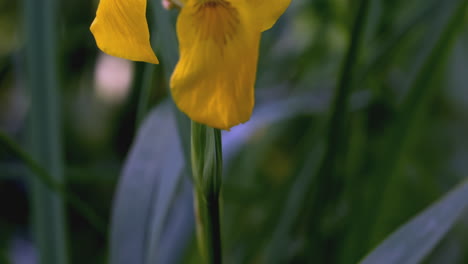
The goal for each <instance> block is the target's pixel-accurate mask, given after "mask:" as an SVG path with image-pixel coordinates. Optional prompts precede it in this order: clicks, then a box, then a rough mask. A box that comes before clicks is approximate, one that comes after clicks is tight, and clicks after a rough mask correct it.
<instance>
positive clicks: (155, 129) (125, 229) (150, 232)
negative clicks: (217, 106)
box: [110, 103, 193, 264]
mask: <svg viewBox="0 0 468 264" xmlns="http://www.w3.org/2000/svg"><path fill="white" fill-rule="evenodd" d="M171 108H172V106H171V105H170V103H163V104H161V105H159V106H158V107H157V108H156V109H155V110H153V111H152V112H151V113H150V114H149V115H148V117H147V119H146V120H145V122H144V123H143V125H142V127H141V129H140V130H139V133H138V136H137V138H136V141H135V143H134V145H133V147H132V150H131V152H130V155H129V156H128V159H127V161H126V163H125V166H124V168H123V171H122V175H121V179H120V183H119V186H118V189H117V193H116V196H115V197H116V198H115V202H114V207H113V214H112V224H111V225H112V226H111V241H110V263H112V264H126V263H148V264H149V263H170V262H163V261H162V259H161V258H162V257H163V255H169V256H170V255H172V256H180V254H177V252H174V251H173V250H175V249H180V248H181V247H183V245H182V244H183V243H185V242H186V241H188V240H187V239H186V238H183V237H184V236H188V235H191V232H190V230H188V232H179V233H177V232H172V231H170V230H168V228H167V227H168V226H169V227H170V228H172V229H174V230H179V229H183V228H184V227H187V226H188V227H189V228H190V227H192V226H193V214H187V213H186V212H187V211H188V210H187V208H186V206H180V205H178V206H173V205H172V204H173V203H174V202H176V203H177V204H190V205H191V195H190V188H186V186H185V185H186V183H185V185H184V180H185V181H187V180H188V177H183V176H184V161H183V153H182V148H181V145H180V141H179V137H178V134H177V129H176V123H175V118H174V113H173V111H172V109H171ZM184 186H185V188H183V187H184ZM187 193H188V195H187ZM181 197H182V198H181ZM181 199H183V201H181ZM188 212H190V211H188ZM180 214H186V215H185V216H184V219H187V221H192V223H190V222H187V221H179V222H177V223H174V222H172V221H171V222H170V224H167V222H168V221H167V220H168V216H169V215H180ZM163 231H164V232H163ZM168 233H169V234H171V237H170V238H168V239H162V236H163V234H168ZM162 240H164V242H162ZM173 243H176V244H177V245H173ZM181 243H182V244H181ZM162 244H164V245H165V246H164V248H165V249H166V251H165V252H164V253H165V254H162V253H161V254H159V253H160V252H161V251H160V250H158V249H159V248H161V245H162ZM171 245H173V246H171ZM171 249H172V250H171ZM179 252H180V251H179ZM166 258H167V256H166ZM174 261H176V260H174Z"/></svg>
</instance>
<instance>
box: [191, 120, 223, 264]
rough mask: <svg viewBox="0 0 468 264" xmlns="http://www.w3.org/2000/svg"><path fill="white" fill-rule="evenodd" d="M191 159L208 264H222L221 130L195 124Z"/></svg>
mask: <svg viewBox="0 0 468 264" xmlns="http://www.w3.org/2000/svg"><path fill="white" fill-rule="evenodd" d="M191 130H192V133H191V159H192V176H193V181H194V185H195V210H196V216H197V236H198V242H199V248H200V251H201V255H202V257H203V258H204V260H205V263H213V264H220V263H222V253H221V252H222V250H221V227H220V211H219V193H220V188H221V180H222V149H221V131H219V129H214V128H210V127H207V126H205V125H201V124H198V123H196V122H192V129H191Z"/></svg>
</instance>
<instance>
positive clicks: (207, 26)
mask: <svg viewBox="0 0 468 264" xmlns="http://www.w3.org/2000/svg"><path fill="white" fill-rule="evenodd" d="M246 16H247V14H246V12H245V10H243V9H239V8H237V7H236V6H234V5H233V4H231V3H230V2H228V1H227V0H208V1H189V2H187V4H186V5H185V6H184V8H182V10H181V13H180V15H179V18H178V21H177V35H178V37H179V48H180V59H179V62H178V64H177V66H176V68H175V71H174V73H173V75H172V78H171V91H172V95H173V97H174V100H175V102H176V104H177V106H178V107H179V108H180V109H181V110H182V111H183V112H185V113H186V114H187V115H188V116H189V117H190V118H191V119H193V120H195V121H197V122H199V123H203V124H206V125H209V126H211V127H215V128H220V129H229V128H231V127H232V126H235V125H237V124H240V123H243V122H246V121H247V120H249V119H250V115H251V113H252V109H253V105H254V84H255V76H256V69H257V60H258V48H259V42H260V32H258V31H257V30H255V29H252V27H251V25H250V24H248V23H247V22H246V21H247V17H246Z"/></svg>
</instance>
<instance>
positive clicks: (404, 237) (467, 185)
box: [361, 181, 468, 264]
mask: <svg viewBox="0 0 468 264" xmlns="http://www.w3.org/2000/svg"><path fill="white" fill-rule="evenodd" d="M467 209H468V181H467V182H464V183H463V184H462V185H460V186H459V187H457V188H456V189H455V190H453V191H451V192H449V193H448V194H447V195H445V197H443V198H442V199H441V200H440V201H438V202H436V203H434V204H433V205H432V206H431V207H429V208H428V209H426V210H425V211H423V212H422V213H421V214H419V215H418V216H416V217H415V218H413V219H412V220H411V221H410V222H408V223H407V224H405V225H403V226H402V227H400V228H399V229H398V230H397V231H395V232H394V233H393V234H391V235H390V236H389V237H388V238H387V239H386V240H385V241H383V243H381V244H380V245H379V246H378V247H377V248H376V249H375V250H373V251H372V252H371V253H370V254H369V255H368V256H367V257H366V258H364V260H362V261H361V264H374V263H379V264H385V263H399V264H405V263H408V264H413V263H419V262H421V261H422V260H424V257H426V256H427V255H428V253H430V252H431V250H432V249H433V248H434V247H435V246H436V245H437V243H438V242H439V241H440V240H441V239H442V238H443V237H444V235H445V234H446V233H447V232H448V231H449V230H450V228H451V227H452V226H453V225H454V224H455V223H456V222H457V220H458V219H459V218H460V217H461V216H463V213H464V212H465V210H467Z"/></svg>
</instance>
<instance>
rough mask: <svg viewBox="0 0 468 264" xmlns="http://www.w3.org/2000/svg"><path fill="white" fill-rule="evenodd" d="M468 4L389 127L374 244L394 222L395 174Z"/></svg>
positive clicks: (462, 0)
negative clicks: (392, 212)
mask: <svg viewBox="0 0 468 264" xmlns="http://www.w3.org/2000/svg"><path fill="white" fill-rule="evenodd" d="M467 6H468V2H467V1H466V0H459V1H458V2H457V3H456V4H454V7H453V12H454V13H453V15H452V16H451V17H450V20H449V21H448V22H447V24H446V26H445V28H444V30H443V32H442V33H441V35H440V37H439V39H438V41H437V43H436V45H435V47H434V48H433V50H432V52H431V53H430V54H429V56H428V57H427V58H426V61H425V63H424V64H423V66H422V67H421V69H420V70H419V73H418V75H417V76H416V79H415V80H414V82H413V84H412V85H411V90H410V92H409V94H408V96H407V98H406V99H405V101H404V102H403V105H402V107H401V111H400V113H399V115H398V116H397V118H396V121H395V123H394V125H393V127H391V128H390V131H391V133H390V134H389V135H390V139H389V141H388V142H389V144H388V145H387V147H386V148H385V155H384V157H383V158H382V160H381V163H380V166H378V168H379V170H378V172H377V174H376V175H381V177H380V178H379V182H380V184H379V186H382V187H381V188H383V190H382V189H380V191H378V192H376V193H377V195H379V196H378V197H380V198H379V199H377V201H380V205H378V206H377V207H376V208H380V210H379V211H378V216H377V219H376V223H375V226H374V228H373V229H372V234H371V243H375V242H378V241H379V240H380V239H381V238H382V237H383V236H384V234H385V233H386V232H388V224H387V222H388V221H389V219H391V218H392V217H391V215H389V214H391V211H392V210H389V208H392V207H391V204H392V197H393V193H394V190H397V188H398V187H397V186H396V185H395V182H396V178H395V177H396V176H395V175H396V174H397V171H398V169H399V167H400V165H401V164H400V163H401V161H402V156H403V155H402V154H403V153H404V150H405V148H406V147H407V143H408V142H409V139H410V138H411V136H412V133H411V132H412V130H413V129H412V128H413V127H414V126H415V124H416V122H415V120H418V116H419V115H421V114H422V113H424V110H425V109H426V107H427V106H428V101H429V99H430V98H431V96H432V95H433V94H434V91H435V88H436V87H437V86H435V85H434V83H435V80H437V78H439V77H440V73H441V70H442V69H443V66H444V65H445V62H446V59H447V58H448V55H449V54H450V51H451V48H452V47H453V43H454V42H455V41H454V40H455V39H456V36H457V35H458V32H459V29H460V25H463V19H464V15H465V14H466V9H467ZM382 180H383V181H384V182H383V183H382Z"/></svg>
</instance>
